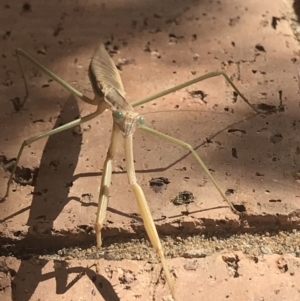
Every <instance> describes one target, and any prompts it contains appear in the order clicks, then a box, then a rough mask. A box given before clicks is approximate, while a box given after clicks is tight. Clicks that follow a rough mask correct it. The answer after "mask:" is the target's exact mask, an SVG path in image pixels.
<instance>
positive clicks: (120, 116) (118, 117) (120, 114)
mask: <svg viewBox="0 0 300 301" xmlns="http://www.w3.org/2000/svg"><path fill="white" fill-rule="evenodd" d="M113 117H114V118H115V119H116V121H121V120H122V119H123V118H124V114H123V112H121V111H118V110H117V111H113Z"/></svg>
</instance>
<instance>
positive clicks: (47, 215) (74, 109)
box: [12, 96, 119, 301]
mask: <svg viewBox="0 0 300 301" xmlns="http://www.w3.org/2000/svg"><path fill="white" fill-rule="evenodd" d="M79 114H80V113H79V108H78V105H77V102H76V100H75V98H74V97H73V96H71V97H69V99H68V100H67V101H66V102H65V104H64V105H63V107H62V110H61V112H60V115H59V117H58V119H57V121H56V123H55V125H54V126H53V127H57V126H59V125H61V124H64V123H67V122H70V121H72V120H74V119H76V118H78V116H79ZM81 142H82V136H81V135H78V134H74V133H73V132H72V130H67V131H64V132H61V133H59V134H55V135H53V136H50V137H49V138H48V140H47V143H46V145H45V148H44V151H43V154H42V158H41V163H40V167H39V175H38V177H37V181H36V185H35V187H34V191H33V193H32V194H33V199H32V203H31V205H30V206H29V208H30V213H29V217H28V221H27V226H28V232H27V235H26V236H25V238H24V239H22V241H21V243H22V246H23V249H22V250H23V251H24V254H30V253H31V251H33V250H36V249H37V248H38V247H37V245H40V246H42V245H43V246H45V245H46V246H47V245H49V243H47V241H45V240H48V239H49V238H51V236H54V235H55V234H53V233H54V232H55V231H53V228H54V225H53V223H54V221H55V220H56V218H57V217H58V216H59V214H60V213H61V211H62V210H63V209H64V207H65V206H66V204H67V203H68V202H69V200H70V198H68V194H69V188H70V187H71V184H70V183H72V178H73V174H74V170H75V168H76V165H77V162H78V158H79V153H80V148H81ZM29 208H28V207H27V208H24V209H22V211H26V210H27V209H29ZM14 215H16V214H14ZM45 237H46V239H45ZM39 249H40V247H39ZM49 249H51V245H50V246H49ZM47 263H48V261H47V260H39V264H38V265H32V264H30V272H29V266H28V264H29V263H28V261H27V260H24V259H22V260H21V264H20V267H19V269H18V271H17V272H16V274H15V275H14V277H13V281H12V299H13V300H14V301H16V300H22V301H27V300H28V301H29V300H32V295H33V294H34V291H35V290H36V288H37V286H38V284H39V283H40V282H41V281H45V280H47V279H49V278H52V277H55V278H56V283H57V289H56V293H57V294H63V293H64V292H66V291H67V290H68V289H70V288H71V287H72V286H73V285H74V284H75V283H76V282H77V281H78V279H77V278H80V277H79V276H80V275H81V274H86V275H87V276H88V277H89V278H90V279H91V280H92V281H93V282H94V284H95V287H96V288H97V289H98V291H99V292H100V294H101V295H102V296H103V298H104V299H105V300H114V301H117V300H119V298H118V297H117V295H116V293H115V292H114V290H113V288H112V287H111V285H110V283H109V281H108V280H107V279H105V278H104V277H102V276H99V275H97V274H96V273H95V272H94V271H92V270H91V269H90V268H82V267H78V268H70V269H69V268H67V267H66V266H64V264H61V266H62V268H60V269H58V270H55V271H54V272H53V273H48V274H45V275H42V269H43V268H44V266H45V265H46V264H47ZM28 273H30V275H29V274H28ZM70 273H79V276H77V277H76V278H75V280H76V279H77V280H76V281H73V282H74V283H73V282H71V283H70V284H68V285H67V278H68V275H69V274H70ZM24 279H25V283H26V287H24ZM96 283H102V287H101V286H97V285H96ZM25 289H26V290H25Z"/></svg>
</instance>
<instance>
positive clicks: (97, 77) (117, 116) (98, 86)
mask: <svg viewBox="0 0 300 301" xmlns="http://www.w3.org/2000/svg"><path fill="white" fill-rule="evenodd" d="M21 58H24V59H27V60H28V61H30V62H31V63H32V64H33V65H35V66H36V67H37V68H38V69H40V70H41V71H43V72H44V73H45V74H47V75H48V76H49V77H51V78H52V79H53V80H54V81H56V82H57V83H59V84H60V85H61V86H62V87H64V88H65V89H67V90H68V91H69V92H71V93H72V94H73V95H75V96H76V97H78V98H80V99H81V100H82V101H84V102H86V103H88V104H90V105H93V106H96V110H95V111H94V112H93V113H90V114H88V115H86V116H83V117H80V118H78V119H76V120H74V121H71V122H69V123H67V124H64V125H62V126H59V127H57V128H54V129H52V130H49V131H45V132H43V133H41V134H39V135H37V136H34V137H31V138H29V139H26V140H24V141H23V143H22V145H21V147H20V149H19V152H18V155H17V157H16V160H15V163H14V166H13V168H12V171H11V174H10V177H9V179H8V183H7V188H6V193H5V195H4V197H3V199H2V200H4V199H6V198H7V197H8V195H9V190H10V185H11V184H12V181H13V178H14V174H15V172H16V168H17V165H18V163H19V160H20V157H21V155H22V153H23V150H24V148H25V147H26V146H27V145H30V144H32V143H33V142H35V141H37V140H40V139H42V138H46V137H49V136H51V135H55V134H57V133H59V132H62V131H65V130H67V129H71V128H73V127H75V126H78V125H80V124H82V123H84V122H87V121H89V120H91V119H93V118H96V117H97V116H99V115H100V114H102V113H103V112H104V111H105V110H110V111H111V112H112V117H113V127H112V134H111V139H110V144H109V147H108V151H107V156H106V159H105V161H104V167H103V174H102V179H101V187H100V194H99V200H98V209H97V217H96V223H95V230H96V241H97V249H99V248H100V247H101V244H102V239H101V230H102V228H103V225H104V220H105V216H106V210H107V206H108V199H109V189H110V184H111V177H112V161H113V158H114V156H115V153H116V149H117V142H118V140H119V138H120V135H122V136H123V141H124V147H125V160H126V170H127V175H128V181H129V184H130V185H131V188H132V190H133V192H134V194H135V197H136V200H137V204H138V208H139V211H140V214H141V217H142V219H143V223H144V227H145V229H146V232H147V235H148V237H149V239H150V241H151V244H152V246H153V248H154V249H155V251H156V253H157V254H158V256H159V258H160V262H161V264H162V267H163V270H164V272H165V276H166V280H167V283H168V286H169V289H170V291H171V294H172V296H173V297H174V299H175V288H174V282H173V279H172V276H171V273H170V270H169V268H168V266H167V262H166V259H165V257H164V252H163V247H162V244H161V242H160V239H159V236H158V233H157V230H156V227H155V224H154V221H153V218H152V216H151V212H150V209H149V206H148V203H147V201H146V197H145V195H144V192H143V190H142V188H141V186H140V185H139V184H138V182H137V178H136V174H135V167H134V157H133V134H134V132H135V130H136V129H137V128H138V129H141V130H143V131H145V132H147V133H149V134H152V135H155V136H158V137H160V138H162V139H164V140H167V141H169V142H172V143H175V144H177V145H179V146H181V147H183V148H186V149H188V150H189V151H190V152H191V153H192V154H193V156H194V157H195V159H196V160H197V162H198V163H199V164H200V166H201V167H202V168H203V170H204V171H205V173H206V174H207V176H208V177H209V178H210V179H211V181H212V182H213V184H214V186H215V187H216V189H217V190H218V191H219V193H220V195H221V197H222V198H223V200H224V201H226V202H227V203H228V205H229V207H230V209H231V210H232V212H233V213H235V214H240V213H239V212H238V211H237V210H236V209H235V208H234V206H233V205H232V204H231V203H230V201H229V200H228V199H227V197H226V195H225V194H224V193H223V192H222V190H221V188H220V187H219V185H218V184H217V183H216V181H215V180H214V178H213V176H212V175H211V173H210V171H209V170H208V168H207V167H206V166H205V164H204V163H203V161H202V160H201V158H200V157H199V156H198V154H197V153H196V151H195V150H194V149H193V147H192V146H191V145H189V144H187V143H186V142H184V141H181V140H178V139H176V138H174V137H171V136H168V135H166V134H163V133H161V132H158V131H156V130H154V129H151V128H150V127H147V126H146V125H145V119H144V117H143V116H141V115H140V114H139V113H138V112H136V111H134V107H136V106H139V105H142V104H144V103H147V102H150V101H152V100H154V99H157V98H160V97H162V96H165V95H167V94H170V93H173V92H175V91H177V90H179V89H182V88H185V87H187V86H190V85H192V84H195V83H197V82H200V81H203V80H205V79H208V78H212V77H216V76H220V75H221V76H223V77H224V78H225V80H226V81H227V82H228V83H229V84H230V85H231V87H232V88H233V89H234V90H235V91H236V93H237V94H238V95H239V96H240V97H241V98H242V99H243V100H244V101H245V103H246V104H247V105H249V106H250V107H251V108H252V109H253V110H254V111H255V112H256V113H259V112H258V111H257V110H256V109H255V107H254V106H253V105H252V104H251V103H250V102H249V101H248V100H247V99H246V98H245V97H244V96H243V95H242V94H241V93H240V91H239V90H238V89H237V87H236V86H235V85H234V83H233V82H232V81H231V80H230V78H229V77H228V76H227V75H226V74H225V73H224V72H223V71H215V72H210V73H207V74H205V75H202V76H200V77H197V78H195V79H192V80H189V81H187V82H184V83H182V84H180V85H177V86H174V87H172V88H169V89H167V90H164V91H161V92H159V93H156V94H153V95H151V96H149V97H146V98H143V99H140V100H137V101H134V102H132V103H128V102H127V101H126V99H125V91H124V87H123V84H122V81H121V77H120V74H119V72H118V70H117V67H116V65H115V64H114V62H113V60H112V58H111V57H110V55H109V54H108V52H107V51H106V49H105V46H104V45H103V44H100V45H99V46H98V47H97V49H96V51H95V53H94V55H93V57H92V59H91V62H90V65H89V69H88V75H89V79H90V82H91V85H92V88H93V92H94V98H93V99H91V98H89V97H87V96H85V95H84V94H82V93H81V92H79V91H77V90H76V89H75V88H73V87H72V86H71V85H69V84H68V83H67V82H65V81H64V80H63V79H61V78H60V77H58V76H57V75H56V74H54V73H53V72H51V71H50V70H49V69H47V68H46V67H44V66H43V65H41V64H40V63H39V62H38V61H36V60H35V59H34V58H32V57H31V56H30V55H28V54H27V53H26V52H24V51H23V50H22V49H17V59H18V63H19V66H20V69H21V72H22V76H23V79H24V84H25V90H26V95H25V98H24V101H23V104H22V105H24V103H25V101H26V99H27V97H28V95H29V89H28V83H27V79H26V76H25V73H24V70H23V67H22V62H21Z"/></svg>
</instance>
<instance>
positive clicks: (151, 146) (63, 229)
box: [0, 0, 300, 300]
mask: <svg viewBox="0 0 300 301" xmlns="http://www.w3.org/2000/svg"><path fill="white" fill-rule="evenodd" d="M294 11H296V13H299V3H298V2H297V1H295V2H291V1H279V0H276V1H272V2H271V1H257V0H251V1H247V3H246V4H245V2H244V1H238V0H232V1H208V0H206V1H174V0H167V1H163V2H159V1H157V2H153V1H143V2H142V1H136V0H132V1H111V2H110V1H102V2H101V3H99V2H98V1H77V2H76V3H74V1H62V2H61V1H51V3H50V2H47V1H37V0H35V1H28V2H23V3H21V2H19V1H14V2H11V1H4V3H3V4H1V7H0V15H1V18H0V22H1V31H0V34H1V35H0V36H1V37H2V40H1V45H2V47H1V48H0V66H1V70H0V78H1V83H0V95H1V110H0V125H1V135H0V167H2V168H0V196H1V195H4V193H5V187H6V183H7V179H8V176H9V171H8V170H7V167H9V165H10V162H11V160H12V159H13V158H15V157H16V155H17V152H18V149H19V147H20V145H21V143H22V141H23V140H24V139H25V138H27V137H31V136H34V135H36V134H38V133H40V132H42V131H45V130H49V129H52V128H54V127H56V126H58V125H61V124H63V123H66V122H68V121H71V120H74V119H75V118H78V116H79V115H81V116H84V115H86V114H88V113H90V112H92V111H93V110H94V108H93V107H91V106H89V105H86V104H84V103H82V102H81V101H78V100H76V99H75V98H74V97H73V96H71V95H70V93H69V92H67V91H66V90H64V89H63V88H62V87H60V86H59V85H57V84H56V83H54V82H53V81H51V80H49V78H48V77H47V76H44V75H42V74H41V73H40V72H38V71H37V70H36V68H34V67H33V66H32V65H30V64H29V63H28V62H24V67H25V72H26V75H27V77H28V80H29V89H30V97H29V99H28V101H27V102H26V104H25V106H24V108H23V109H22V110H20V111H17V110H16V109H18V106H17V104H18V99H19V100H22V99H23V97H24V94H25V91H24V84H23V82H22V78H21V73H20V71H19V68H18V64H17V59H16V56H15V49H16V48H17V47H21V48H22V49H24V50H25V51H26V52H28V53H29V54H30V55H32V56H33V57H35V58H36V59H37V60H38V61H40V62H41V63H42V64H43V65H45V66H47V67H48V68H49V69H51V70H53V71H54V72H55V73H56V74H58V75H59V76H60V77H62V78H63V79H64V80H66V81H67V82H69V83H70V84H71V85H73V86H74V87H75V88H77V89H78V90H80V91H82V92H84V93H86V94H88V95H91V88H90V85H89V82H88V77H87V68H88V64H89V60H90V58H91V56H92V54H93V51H94V49H95V46H96V44H97V43H98V42H99V41H102V42H104V43H106V44H107V46H108V49H109V50H110V52H111V54H112V55H113V59H114V61H115V62H116V63H117V64H118V67H119V68H120V69H121V76H122V79H123V83H124V86H125V89H126V92H127V96H128V100H129V101H133V100H136V99H139V98H141V97H144V96H146V95H150V94H152V93H155V92H157V91H161V90H163V89H166V88H169V87H172V86H174V85H176V84H179V83H182V82H184V81H186V80H188V79H192V78H195V77H196V76H199V75H201V74H204V73H206V72H210V71H214V70H217V69H222V70H224V71H225V72H226V73H227V74H228V75H229V76H230V78H232V79H233V81H234V83H235V84H236V85H237V86H238V88H239V89H240V90H241V92H242V93H243V94H244V95H245V96H247V98H248V99H249V100H250V101H251V103H253V104H255V105H259V104H261V103H263V104H268V105H272V106H274V107H275V108H276V109H277V111H276V113H272V114H264V115H255V114H254V112H253V111H252V110H251V109H250V108H249V107H248V106H247V105H246V104H245V103H243V101H242V100H241V99H240V98H239V97H238V98H237V99H236V96H235V94H234V93H233V90H232V88H231V87H230V86H229V85H228V84H226V82H225V81H224V79H223V78H215V79H211V80H207V81H204V82H201V83H198V84H196V85H194V86H191V87H188V88H186V89H183V90H181V91H178V92H177V93H175V94H172V95H169V96H167V97H165V98H163V99H159V100H156V101H153V102H151V103H148V104H145V105H143V106H142V107H140V108H138V110H139V111H140V112H141V113H143V115H144V116H145V118H146V119H147V123H148V125H149V126H152V127H153V128H155V129H157V130H160V131H162V132H164V133H167V134H169V135H172V136H175V137H176V138H179V139H182V140H184V141H186V142H188V143H190V144H191V145H192V146H193V147H195V149H196V151H197V152H198V154H199V155H200V156H201V158H202V159H203V160H204V162H205V163H206V164H207V166H208V167H209V168H210V170H211V171H212V172H213V175H214V177H215V179H216V180H217V181H218V183H220V186H221V187H222V189H223V190H224V191H227V192H228V194H229V195H230V196H229V198H230V200H231V201H232V202H233V203H234V204H236V205H243V206H244V207H240V208H244V210H245V212H246V213H247V214H248V216H246V217H245V218H244V219H242V220H239V219H238V217H236V216H235V215H234V214H232V213H231V211H230V210H229V209H228V207H227V206H226V203H223V202H222V199H221V198H220V196H219V194H218V192H217V191H216V189H215V188H214V187H213V185H212V184H211V183H210V181H209V180H208V179H207V177H206V176H204V173H203V171H202V170H201V168H200V166H199V165H198V163H197V162H196V161H195V159H194V158H193V157H192V155H190V154H188V153H187V151H185V150H183V149H180V148H179V147H177V146H174V145H172V144H170V143H167V142H164V141H162V140H160V139H159V138H156V137H151V136H149V135H148V134H146V133H143V132H140V131H137V133H136V135H135V161H136V169H137V171H138V180H139V182H140V183H141V185H142V188H143V189H144V191H145V194H146V196H147V199H148V201H149V205H150V208H151V212H152V214H153V217H154V219H155V222H156V224H157V226H158V230H159V232H160V233H161V234H168V235H173V236H175V237H178V236H181V235H188V234H199V233H211V232H213V233H216V235H222V233H226V234H228V233H237V232H240V231H242V232H257V231H269V230H272V231H273V230H275V231H277V230H289V229H299V228H300V214H299V211H298V210H299V197H300V193H299V181H300V170H299V166H300V165H299V163H300V141H299V140H300V138H299V129H300V119H299V75H298V69H299V45H298V42H297V41H296V40H295V38H294V33H295V35H296V36H297V32H298V33H299V30H298V27H297V26H298V24H297V19H298V17H297V16H292V14H293V13H294ZM291 18H293V19H294V20H296V21H294V22H293V23H292V27H293V31H292V30H291V27H290V23H291V22H290V19H291ZM236 100H237V101H236ZM110 128H111V116H110V114H109V112H105V113H104V114H103V115H102V116H100V117H99V118H98V119H96V120H92V121H90V122H88V123H86V124H83V125H82V126H81V129H74V130H73V131H66V132H65V133H60V134H58V135H55V136H52V137H50V138H49V139H46V140H40V141H38V142H36V143H34V144H32V145H31V146H30V147H27V148H26V149H25V151H24V154H23V156H22V158H21V162H20V166H23V167H24V168H25V169H20V171H19V173H18V175H19V176H23V178H20V177H19V180H20V182H22V184H27V185H24V186H22V185H20V184H17V183H14V184H13V185H12V187H11V192H10V196H9V198H7V200H6V201H5V202H3V203H1V204H0V206H1V210H0V221H1V224H0V234H1V237H0V241H1V245H2V249H3V250H2V251H1V252H3V254H5V255H6V254H8V253H10V254H12V255H14V254H17V253H18V255H19V254H20V250H24V254H26V256H29V255H30V253H34V254H35V256H36V255H37V254H39V253H43V254H45V253H47V252H50V251H51V252H53V250H54V251H56V250H58V249H59V248H63V247H70V246H74V245H80V246H81V245H88V246H91V245H93V244H94V239H95V238H94V233H93V230H92V229H93V224H94V221H95V214H96V206H97V199H98V191H99V185H100V177H101V169H102V165H103V161H104V159H105V154H106V149H107V145H108V142H109V137H110ZM297 134H298V135H297ZM120 144H121V143H120ZM37 172H38V175H37V176H36V173H37ZM33 174H35V176H34V181H33V182H34V183H33V184H34V186H32V185H29V184H30V182H31V180H30V179H29V178H30V175H33ZM160 177H164V178H166V179H168V181H169V182H170V183H168V184H165V185H164V186H163V187H162V189H157V188H156V189H153V187H151V186H150V181H151V180H152V179H156V178H160ZM127 182H128V181H127V176H126V173H125V163H124V155H123V150H122V147H121V145H120V149H119V151H118V153H117V156H116V158H115V160H114V175H113V184H112V189H111V199H110V203H109V208H108V213H107V221H106V224H105V229H104V231H103V236H104V237H107V238H108V237H110V238H111V237H116V242H118V241H117V237H121V238H123V237H128V236H131V237H135V236H136V235H137V234H138V235H143V233H144V231H143V226H142V223H141V220H140V218H139V215H138V209H137V206H136V203H135V200H134V196H133V194H132V192H131V191H130V187H129V186H128V184H127ZM182 191H190V192H192V193H193V195H194V197H195V199H194V201H193V202H192V203H189V204H186V205H184V204H183V205H180V206H175V205H174V204H173V202H172V200H173V199H174V198H176V196H178V195H179V193H180V192H182ZM108 242H109V240H104V244H105V243H108ZM287 244H288V243H287ZM17 251H18V252H17ZM295 252H297V250H294V251H292V253H295ZM216 256H217V255H216ZM239 256H240V255H239ZM23 259H24V258H23ZM10 260H11V261H9V263H11V264H12V265H13V266H14V267H13V269H14V270H16V271H17V270H18V268H17V266H18V265H19V264H20V263H19V262H18V261H16V260H15V259H10ZM43 260H44V259H43ZM174 260H175V261H174V264H173V263H172V262H173V261H172V262H171V265H174V266H176V264H178V265H180V264H182V262H184V260H183V261H182V262H181V263H180V260H182V259H180V258H178V259H174ZM205 260H208V262H210V263H209V264H213V263H214V260H215V259H214V257H207V258H206V259H205ZM209 260H211V261H209ZM270 260H271V259H270ZM272 260H273V259H272ZM295 260H296V259H295ZM275 261H276V260H273V262H275ZM199 262H201V260H200V259H199ZM245 262H248V261H245ZM23 263H24V268H23V267H22V269H20V272H18V271H17V276H16V277H17V278H16V279H21V277H22V276H19V273H26V271H27V269H28V271H29V270H30V269H31V268H32V264H31V263H30V262H29V263H28V262H27V261H26V260H22V264H23ZM107 264H108V263H107ZM122 264H123V263H116V265H120V266H121V265H122ZM124 264H125V263H124ZM130 264H132V265H133V266H134V267H135V268H136V269H137V270H139V269H142V268H141V266H140V265H139V263H130ZM199 264H200V263H199ZM201 264H202V263H201ZM43 265H45V267H47V268H48V267H49V269H51V266H53V263H51V262H49V263H47V262H45V263H44V264H43ZM77 265H78V264H77V263H76V262H74V263H73V262H72V263H71V266H77ZM81 265H82V266H86V265H89V264H88V263H87V264H85V263H84V264H83V263H81ZM8 266H9V268H12V267H10V265H9V264H8ZM21 266H22V265H21ZM37 266H39V265H37ZM268 267H269V266H268V265H267V266H265V267H264V268H265V269H267V268H268ZM124 268H125V267H124ZM269 268H270V267H269ZM40 271H41V268H37V269H36V270H35V272H36V273H40ZM182 272H184V271H183V270H182ZM249 272H250V269H249ZM79 273H80V271H79ZM266 273H272V270H271V268H270V270H269V271H268V272H266ZM13 274H14V273H13ZM6 275H10V277H14V276H15V275H12V274H11V273H10V274H6ZM199 275H200V274H199ZM270 275H271V274H270ZM280 276H282V274H279V276H278V277H280ZM7 277H8V276H7ZM145 277H146V276H145ZM147 277H148V276H147ZM197 277H198V274H197ZM199 277H200V276H199ZM206 277H208V275H207V274H206ZM274 277H275V276H274ZM276 277H277V276H276ZM190 278H191V280H189V278H188V277H187V276H186V275H183V274H182V275H181V276H178V279H177V282H176V285H178V286H179V287H182V289H186V288H189V289H188V292H189V293H190V292H191V289H190V287H194V285H196V284H195V282H193V281H194V280H192V279H193V277H190ZM248 278H249V277H248ZM248 278H243V277H240V278H239V280H240V281H242V280H243V279H248ZM265 278H267V277H265ZM270 278H272V277H270ZM2 279H4V280H3V281H4V282H5V281H7V278H2ZM36 279H38V276H37V277H36ZM87 279H88V278H87ZM146 279H147V278H146ZM195 279H196V278H195ZM197 279H200V278H197ZM205 279H206V278H205ZM224 279H225V278H224ZM272 279H273V278H272ZM274 279H275V278H274ZM276 279H277V278H276ZM280 279H281V278H280ZM295 279H296V278H295ZM82 280H83V278H82V279H81V280H80V281H82ZM1 281H2V280H1ZM16 281H17V280H16ZM80 281H79V282H78V283H76V285H74V288H75V287H76V286H77V285H79V283H80ZM86 281H87V282H88V283H89V284H88V285H92V284H91V283H90V282H89V281H88V280H86ZM142 281H143V280H141V282H142ZM145 281H146V282H147V281H149V280H145ZM195 281H196V280H195ZM198 281H199V280H198ZM224 281H225V280H224ZM245 281H246V280H245ZM247 281H248V280H247ZM274 281H275V280H274ZM276 281H277V280H276ZM278 281H279V282H278V283H283V284H280V285H282V286H284V287H285V289H286V288H287V287H288V285H290V284H287V283H290V282H285V281H289V280H287V278H284V277H283V278H282V280H278ZM280 281H281V282H280ZM38 282H39V280H37V281H36V283H35V284H34V285H35V286H36V285H37V283H38ZM108 282H109V283H110V280H108ZM109 283H107V285H109ZM187 283H190V285H189V286H188V285H187ZM259 283H260V284H261V290H262V296H261V295H256V294H254V292H256V289H257V286H254V285H253V286H251V285H250V287H249V294H248V295H247V294H246V295H245V296H246V297H245V300H268V298H269V299H272V300H276V297H274V296H273V297H271V296H267V295H266V294H267V292H266V288H264V287H263V284H262V282H259ZM267 284H270V280H268V281H266V285H267ZM1 285H2V284H1ZM27 285H28V288H26V286H27ZM43 285H45V287H44V286H43ZM52 285H53V283H52V282H51V283H50V282H49V285H48V283H47V281H44V282H43V281H42V282H41V283H40V284H39V285H38V289H37V294H38V291H40V292H44V291H45V288H47V290H48V291H49V294H54V293H55V288H54V287H52ZM110 285H111V287H113V284H112V283H110ZM201 285H202V284H201ZM209 285H211V284H207V283H206V282H205V281H204V282H203V285H202V287H203V295H204V296H207V292H206V293H204V292H205V290H207V289H208V287H209ZM217 285H220V290H221V289H223V288H222V287H223V286H222V285H224V283H223V284H222V283H219V284H216V283H214V284H213V286H214V288H215V287H216V286H217ZM54 286H55V285H54ZM196 286H197V285H196ZM240 286H241V285H240V284H239V285H237V286H232V287H231V289H232V294H231V295H230V298H231V299H232V300H234V298H237V296H240V295H239V294H241V291H239V290H240V289H245V287H246V286H247V284H245V285H244V284H243V285H242V287H240ZM2 287H3V285H2ZM4 287H6V285H5V284H4ZM8 287H11V284H9V281H8ZM30 287H31V286H30V284H27V283H26V285H24V290H28V291H30V290H31V288H30ZM111 287H110V290H111ZM12 288H13V289H14V288H15V287H14V286H12ZM89 289H90V288H89ZM159 289H160V288H159ZM159 289H158V290H159ZM297 289H299V287H298V288H297ZM110 290H109V291H110ZM139 290H140V289H139ZM8 291H9V289H2V290H1V292H2V293H4V295H5V298H6V297H7V298H8V299H7V300H11V296H10V293H9V292H8ZM33 291H34V289H33V290H32V292H33ZM79 291H80V288H79ZM79 291H76V292H74V296H78V294H79ZM178 291H180V290H178ZM217 291H218V290H216V292H217ZM82 292H83V290H82ZM124 292H125V291H124ZM131 292H132V293H133V292H134V290H132V291H130V293H131ZM166 292H167V291H166V290H164V293H166ZM208 292H210V293H211V294H213V291H212V290H211V289H209V290H208ZM193 293H194V295H193V296H192V295H191V296H190V298H191V300H192V298H195V300H198V299H197V297H198V295H197V290H196V289H195V291H193ZM264 293H265V295H264ZM19 294H20V295H19ZM97 294H98V292H97ZM137 294H139V293H137ZM151 294H152V293H149V295H147V296H152V295H151ZM226 294H229V293H228V292H224V300H225V299H226V300H227V298H226ZM251 294H252V295H251ZM62 296H64V295H62ZM102 296H103V295H102ZM147 296H146V295H145V297H143V298H144V299H145V300H148V299H147V298H149V297H147ZM182 296H185V298H186V296H187V293H186V292H185V291H184V290H183V291H182ZM30 297H31V296H30V294H28V297H24V296H23V295H21V293H20V291H19V290H17V291H16V293H15V295H14V298H15V299H16V300H27V299H28V300H29V299H30ZM297 297H299V296H297ZM26 298H27V299H26ZM32 298H33V299H32V300H38V299H39V298H40V297H38V295H37V296H35V297H32ZM53 298H55V299H57V298H58V296H56V297H53ZM53 298H51V299H53ZM72 298H73V297H72V296H67V297H66V300H72ZM85 298H86V297H85V296H84V294H83V293H82V300H90V297H89V298H86V299H85ZM97 298H98V297H95V300H98V299H99V298H98V299H97ZM103 298H104V300H111V299H109V298H108V297H103ZM116 298H117V297H116ZM118 298H120V299H121V300H132V299H130V298H132V296H131V297H129V296H127V297H126V296H125V295H124V296H123V297H121V295H120V296H119V297H118ZM126 298H127V299H126ZM161 298H162V297H160V295H155V296H154V297H152V299H151V298H149V300H160V299H161ZM207 298H208V299H207V300H210V299H209V298H210V297H207ZM239 298H240V297H239ZM251 298H252V299H251ZM262 298H265V299H262ZM286 298H287V300H293V299H291V297H288V296H287V297H286ZM41 300H43V298H41ZM99 300H101V299H99ZM116 300H118V299H116ZM166 300H167V299H166ZM211 300H214V299H213V297H212V299H211ZM239 300H240V299H239ZM278 300H284V299H283V298H279V297H278ZM295 300H297V298H296V299H295Z"/></svg>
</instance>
